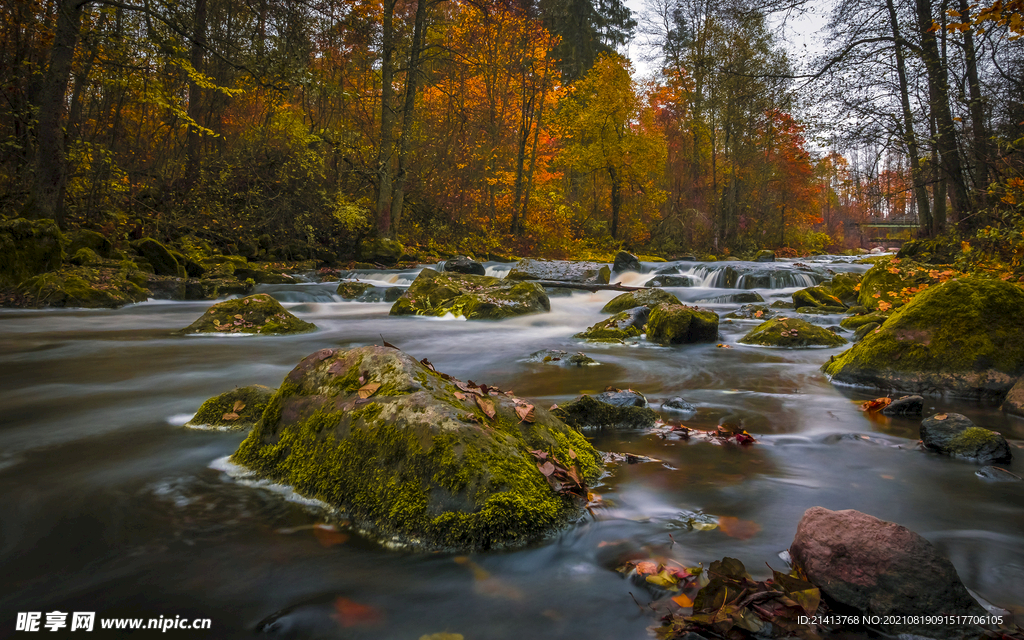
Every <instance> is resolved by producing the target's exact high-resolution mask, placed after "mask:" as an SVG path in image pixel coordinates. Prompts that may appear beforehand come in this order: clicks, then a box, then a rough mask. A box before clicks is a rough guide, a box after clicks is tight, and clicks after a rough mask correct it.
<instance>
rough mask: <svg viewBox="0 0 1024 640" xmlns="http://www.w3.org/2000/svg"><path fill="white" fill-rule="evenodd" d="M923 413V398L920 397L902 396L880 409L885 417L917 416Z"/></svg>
mask: <svg viewBox="0 0 1024 640" xmlns="http://www.w3.org/2000/svg"><path fill="white" fill-rule="evenodd" d="M922 411H924V398H922V397H921V396H903V397H902V398H899V399H897V400H893V401H892V402H890V403H889V404H888V405H886V406H885V408H884V409H882V413H884V414H885V415H887V416H919V415H921V412H922Z"/></svg>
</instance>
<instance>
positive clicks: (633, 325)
mask: <svg viewBox="0 0 1024 640" xmlns="http://www.w3.org/2000/svg"><path fill="white" fill-rule="evenodd" d="M650 314H651V310H650V308H649V307H633V308H632V309H627V310H625V311H622V312H620V313H616V314H615V315H613V316H612V317H610V318H606V319H604V320H601V321H600V322H597V323H595V324H593V325H591V326H590V327H588V328H587V330H586V331H582V332H580V333H577V334H576V335H575V336H573V337H574V338H582V339H584V340H590V341H592V342H621V341H622V340H625V339H626V338H635V337H637V336H639V335H640V334H641V333H643V329H644V326H645V325H646V324H647V319H648V318H649V317H650Z"/></svg>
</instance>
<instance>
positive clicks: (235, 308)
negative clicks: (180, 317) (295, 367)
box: [180, 293, 316, 335]
mask: <svg viewBox="0 0 1024 640" xmlns="http://www.w3.org/2000/svg"><path fill="white" fill-rule="evenodd" d="M315 330H316V325H315V324H313V323H311V322H306V321H304V320H299V319H298V318H296V317H295V316H294V315H292V314H291V313H289V312H288V310H287V309H285V308H284V307H282V306H281V303H280V302H278V301H277V300H274V299H273V298H271V297H270V296H269V295H267V294H265V293H257V294H256V295H252V296H248V297H246V298H238V299H236V300H225V301H224V302H219V303H217V304H215V305H213V306H212V307H210V308H209V309H207V311H206V313H204V314H203V316H202V317H201V318H199V319H198V320H196V321H195V322H193V323H192V324H190V325H189V326H187V327H185V328H184V329H182V330H181V332H180V333H186V334H187V333H258V334H262V335H281V334H289V333H306V332H308V331H315Z"/></svg>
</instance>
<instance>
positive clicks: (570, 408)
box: [554, 391, 658, 429]
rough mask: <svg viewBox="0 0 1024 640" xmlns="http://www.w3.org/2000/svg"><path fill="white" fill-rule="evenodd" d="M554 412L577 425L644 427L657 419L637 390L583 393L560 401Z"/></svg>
mask: <svg viewBox="0 0 1024 640" xmlns="http://www.w3.org/2000/svg"><path fill="white" fill-rule="evenodd" d="M554 413H555V415H556V416H558V417H559V418H561V419H562V420H563V421H565V423H566V424H568V425H570V426H573V427H575V428H577V429H647V428H650V427H653V426H654V423H655V422H656V421H657V420H658V414H656V413H655V412H654V410H653V409H650V408H648V407H647V398H645V397H644V396H643V394H641V393H638V392H636V391H605V392H603V393H597V394H594V395H592V396H591V395H587V394H584V395H581V396H580V397H578V398H576V399H575V400H573V401H571V402H567V403H565V404H563V405H559V406H558V408H557V409H555V410H554Z"/></svg>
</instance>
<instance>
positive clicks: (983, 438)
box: [947, 427, 1000, 456]
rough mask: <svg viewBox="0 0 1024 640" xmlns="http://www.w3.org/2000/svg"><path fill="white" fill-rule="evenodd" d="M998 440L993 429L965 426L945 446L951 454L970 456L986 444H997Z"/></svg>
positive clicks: (997, 435)
mask: <svg viewBox="0 0 1024 640" xmlns="http://www.w3.org/2000/svg"><path fill="white" fill-rule="evenodd" d="M999 441H1000V436H999V434H998V433H996V432H995V431H990V430H988V429H982V428H981V427H967V428H966V429H964V430H963V431H961V432H960V433H959V434H958V435H957V436H956V437H955V438H953V439H952V440H950V441H949V444H948V447H947V448H948V450H949V453H950V454H952V455H961V456H970V455H973V454H975V453H976V452H978V451H980V450H981V449H982V448H983V447H985V446H986V445H992V446H996V445H998V444H999Z"/></svg>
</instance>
